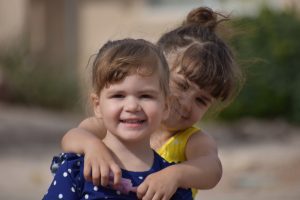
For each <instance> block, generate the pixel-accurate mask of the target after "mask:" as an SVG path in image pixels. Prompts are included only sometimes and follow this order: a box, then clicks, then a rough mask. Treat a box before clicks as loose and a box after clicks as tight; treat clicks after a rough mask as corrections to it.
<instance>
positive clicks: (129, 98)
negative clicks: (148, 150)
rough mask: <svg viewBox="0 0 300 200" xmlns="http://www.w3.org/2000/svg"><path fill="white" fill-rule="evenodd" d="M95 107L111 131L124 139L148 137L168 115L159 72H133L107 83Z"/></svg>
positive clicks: (137, 139)
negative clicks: (117, 80) (114, 81)
mask: <svg viewBox="0 0 300 200" xmlns="http://www.w3.org/2000/svg"><path fill="white" fill-rule="evenodd" d="M94 109H95V114H96V116H97V117H101V118H102V119H103V122H104V124H105V127H106V128H107V130H108V132H109V133H111V134H113V135H114V136H115V137H117V138H119V139H120V140H122V141H130V142H131V141H141V139H147V140H149V137H150V134H151V133H153V132H154V131H155V130H157V129H159V127H160V124H161V121H162V120H163V119H165V118H166V117H167V116H168V109H167V105H166V101H165V96H164V95H163V92H162V90H161V87H160V84H159V78H158V74H157V73H155V74H153V75H151V76H140V75H138V74H133V75H130V76H127V77H126V78H125V79H124V80H123V81H121V82H118V83H113V84H111V85H110V86H109V87H104V88H103V89H102V91H101V93H100V97H99V98H94Z"/></svg>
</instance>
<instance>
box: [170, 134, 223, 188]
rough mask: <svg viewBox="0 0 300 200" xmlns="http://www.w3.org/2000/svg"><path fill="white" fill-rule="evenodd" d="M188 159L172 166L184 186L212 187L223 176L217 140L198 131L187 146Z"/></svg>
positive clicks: (180, 183) (181, 185)
mask: <svg viewBox="0 0 300 200" xmlns="http://www.w3.org/2000/svg"><path fill="white" fill-rule="evenodd" d="M185 152H186V157H187V161H185V162H182V163H180V164H177V165H174V166H171V167H174V168H175V170H174V171H175V172H176V173H177V174H178V175H183V176H179V177H178V181H179V185H180V187H183V188H191V187H192V188H197V189H211V188H213V187H215V186H216V185H217V184H218V183H219V181H220V179H221V177H222V164H221V161H220V159H219V156H218V149H217V144H216V142H215V140H214V139H213V138H212V137H210V136H209V135H207V134H205V133H203V132H200V131H199V132H198V133H195V134H193V135H192V136H191V138H190V139H189V141H188V143H187V146H186V151H185Z"/></svg>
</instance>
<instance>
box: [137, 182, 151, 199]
mask: <svg viewBox="0 0 300 200" xmlns="http://www.w3.org/2000/svg"><path fill="white" fill-rule="evenodd" d="M148 187H149V186H148V184H146V183H145V182H143V183H142V184H141V185H139V186H138V188H137V191H136V194H137V197H138V199H142V198H143V197H144V196H145V194H146V192H147V189H148Z"/></svg>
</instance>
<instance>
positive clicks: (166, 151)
mask: <svg viewBox="0 0 300 200" xmlns="http://www.w3.org/2000/svg"><path fill="white" fill-rule="evenodd" d="M197 131H199V129H198V128H196V127H190V128H188V129H185V130H183V131H181V132H178V133H177V134H175V135H174V136H172V137H171V138H170V139H169V140H168V141H167V142H166V143H165V144H164V145H163V146H162V147H160V148H159V149H158V150H157V153H158V154H159V155H160V156H161V157H163V158H164V159H165V160H167V161H168V162H174V163H180V162H182V161H186V156H185V148H186V144H187V141H188V140H189V138H190V137H191V136H192V135H193V134H194V133H196V132H197ZM192 193H193V198H195V196H196V194H197V189H192Z"/></svg>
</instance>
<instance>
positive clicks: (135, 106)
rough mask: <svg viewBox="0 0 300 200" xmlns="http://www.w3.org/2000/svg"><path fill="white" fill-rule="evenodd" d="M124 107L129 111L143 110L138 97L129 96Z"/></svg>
mask: <svg viewBox="0 0 300 200" xmlns="http://www.w3.org/2000/svg"><path fill="white" fill-rule="evenodd" d="M124 109H125V111H128V112H136V111H140V110H141V106H140V104H139V101H138V99H136V98H134V97H128V98H127V99H126V101H125V103H124Z"/></svg>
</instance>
